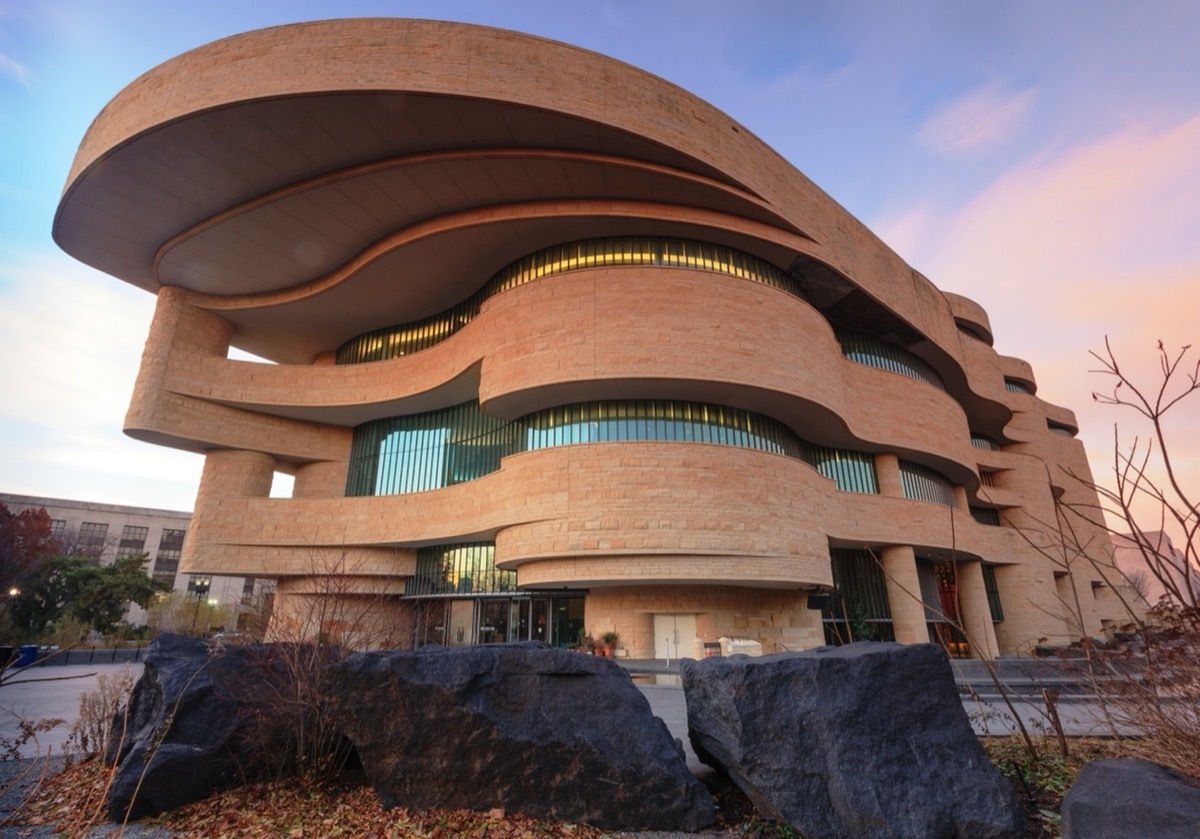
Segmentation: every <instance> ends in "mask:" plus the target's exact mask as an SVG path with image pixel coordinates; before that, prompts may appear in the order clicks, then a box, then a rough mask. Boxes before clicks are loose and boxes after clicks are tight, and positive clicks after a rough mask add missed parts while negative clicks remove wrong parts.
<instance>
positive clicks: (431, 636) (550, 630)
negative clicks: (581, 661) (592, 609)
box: [417, 592, 583, 647]
mask: <svg viewBox="0 0 1200 839" xmlns="http://www.w3.org/2000/svg"><path fill="white" fill-rule="evenodd" d="M420 609H421V612H422V620H421V622H420V626H421V627H422V631H421V632H420V633H419V637H418V638H417V644H418V646H420V645H423V644H446V645H448V646H457V645H460V644H495V643H504V642H513V641H543V642H545V643H547V644H550V645H551V646H554V647H570V646H573V645H575V644H576V643H578V641H579V635H580V632H581V630H582V629H583V593H582V592H579V593H578V594H565V595H564V594H554V595H539V594H533V593H531V594H529V595H527V596H520V597H470V598H465V597H464V598H457V597H456V598H441V597H439V598H423V599H422V600H421V602H420Z"/></svg>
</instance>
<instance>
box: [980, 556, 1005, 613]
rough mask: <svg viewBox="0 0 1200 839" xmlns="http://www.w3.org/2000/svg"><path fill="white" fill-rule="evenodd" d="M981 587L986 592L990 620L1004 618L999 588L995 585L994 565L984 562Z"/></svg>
mask: <svg viewBox="0 0 1200 839" xmlns="http://www.w3.org/2000/svg"><path fill="white" fill-rule="evenodd" d="M983 588H984V590H985V591H986V592H987V599H988V607H989V608H990V610H991V613H992V622H993V623H1000V622H1001V621H1002V620H1004V608H1003V607H1002V606H1001V605H1000V588H999V587H998V586H997V585H996V566H994V565H988V564H986V563H985V564H984V566H983Z"/></svg>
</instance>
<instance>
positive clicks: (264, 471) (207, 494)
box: [179, 449, 275, 576]
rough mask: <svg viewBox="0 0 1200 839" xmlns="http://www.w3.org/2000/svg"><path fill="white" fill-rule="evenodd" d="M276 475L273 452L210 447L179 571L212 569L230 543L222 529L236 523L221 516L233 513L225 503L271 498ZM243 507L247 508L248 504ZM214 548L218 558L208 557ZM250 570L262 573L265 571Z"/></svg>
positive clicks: (188, 572) (184, 543)
mask: <svg viewBox="0 0 1200 839" xmlns="http://www.w3.org/2000/svg"><path fill="white" fill-rule="evenodd" d="M274 477H275V458H273V457H271V455H269V454H264V453H262V452H251V451H242V450H238V449H212V450H210V451H209V452H208V454H207V455H205V458H204V469H203V470H202V471H201V473H200V488H199V489H198V490H197V492H196V508H195V510H194V511H193V513H192V523H191V526H190V527H189V529H188V534H187V538H186V539H184V542H183V555H182V556H181V557H180V561H179V570H180V571H182V572H183V573H185V574H203V573H207V572H210V571H211V570H212V566H213V562H214V561H217V560H216V552H219V551H221V550H222V549H221V547H220V546H221V545H224V544H228V539H227V538H226V537H227V536H228V534H223V533H221V532H220V529H221V528H222V527H223V526H224V527H229V526H234V525H232V524H230V525H222V524H221V519H223V518H226V517H228V515H229V513H228V510H223V509H222V505H223V504H229V502H237V501H241V500H242V499H246V498H265V497H267V496H268V495H270V494H271V480H272V479H273V478H274ZM241 506H242V507H243V509H244V507H245V505H244V504H243V505H241ZM229 509H236V506H235V505H229ZM243 517H244V513H243ZM237 526H242V527H244V526H245V523H244V522H243V521H239V522H237ZM210 551H211V552H213V553H214V557H212V558H210V559H206V558H205V557H206V556H208V554H209V552H210ZM206 566H207V567H206ZM226 573H228V572H226ZM248 573H251V575H252V576H258V575H259V574H261V573H262V571H258V570H256V571H254V572H249V571H248Z"/></svg>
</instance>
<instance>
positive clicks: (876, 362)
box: [834, 326, 945, 390]
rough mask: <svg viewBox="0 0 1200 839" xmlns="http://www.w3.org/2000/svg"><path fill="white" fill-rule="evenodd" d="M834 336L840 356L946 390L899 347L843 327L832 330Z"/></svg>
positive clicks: (929, 370) (926, 366) (925, 365)
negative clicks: (840, 352)
mask: <svg viewBox="0 0 1200 839" xmlns="http://www.w3.org/2000/svg"><path fill="white" fill-rule="evenodd" d="M834 333H835V334H836V335H837V339H838V342H839V343H840V344H841V345H842V355H844V356H845V357H846V358H848V359H850V360H851V361H854V362H857V363H859V364H865V365H867V366H868V367H877V368H879V369H880V370H888V371H890V372H892V373H899V374H900V375H902V376H908V377H909V378H910V379H916V380H917V381H919V382H925V383H926V384H931V385H933V386H934V387H937V388H941V389H942V390H945V386H944V385H943V384H942V377H941V376H939V375H938V374H937V371H935V370H934V369H933V367H931V366H930V365H929V364H928V363H927V362H925V361H924V360H923V359H921V358H919V357H917V356H916V355H913V354H912V353H911V352H909V351H908V350H906V349H904V348H903V347H901V346H899V345H898V344H893V343H892V342H891V341H888V340H887V339H885V338H880V337H879V336H877V335H871V334H869V333H866V332H858V331H856V330H853V329H847V328H845V327H842V326H838V327H835V328H834Z"/></svg>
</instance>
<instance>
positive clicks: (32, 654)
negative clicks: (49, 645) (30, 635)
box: [17, 644, 38, 667]
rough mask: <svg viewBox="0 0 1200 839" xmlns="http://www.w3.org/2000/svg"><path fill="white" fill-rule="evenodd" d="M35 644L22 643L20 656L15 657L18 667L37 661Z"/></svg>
mask: <svg viewBox="0 0 1200 839" xmlns="http://www.w3.org/2000/svg"><path fill="white" fill-rule="evenodd" d="M37 651H38V648H37V644H22V645H21V657H20V658H18V659H17V666H18V667H28V666H29V665H31V664H33V663H34V662H35V661H37Z"/></svg>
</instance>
